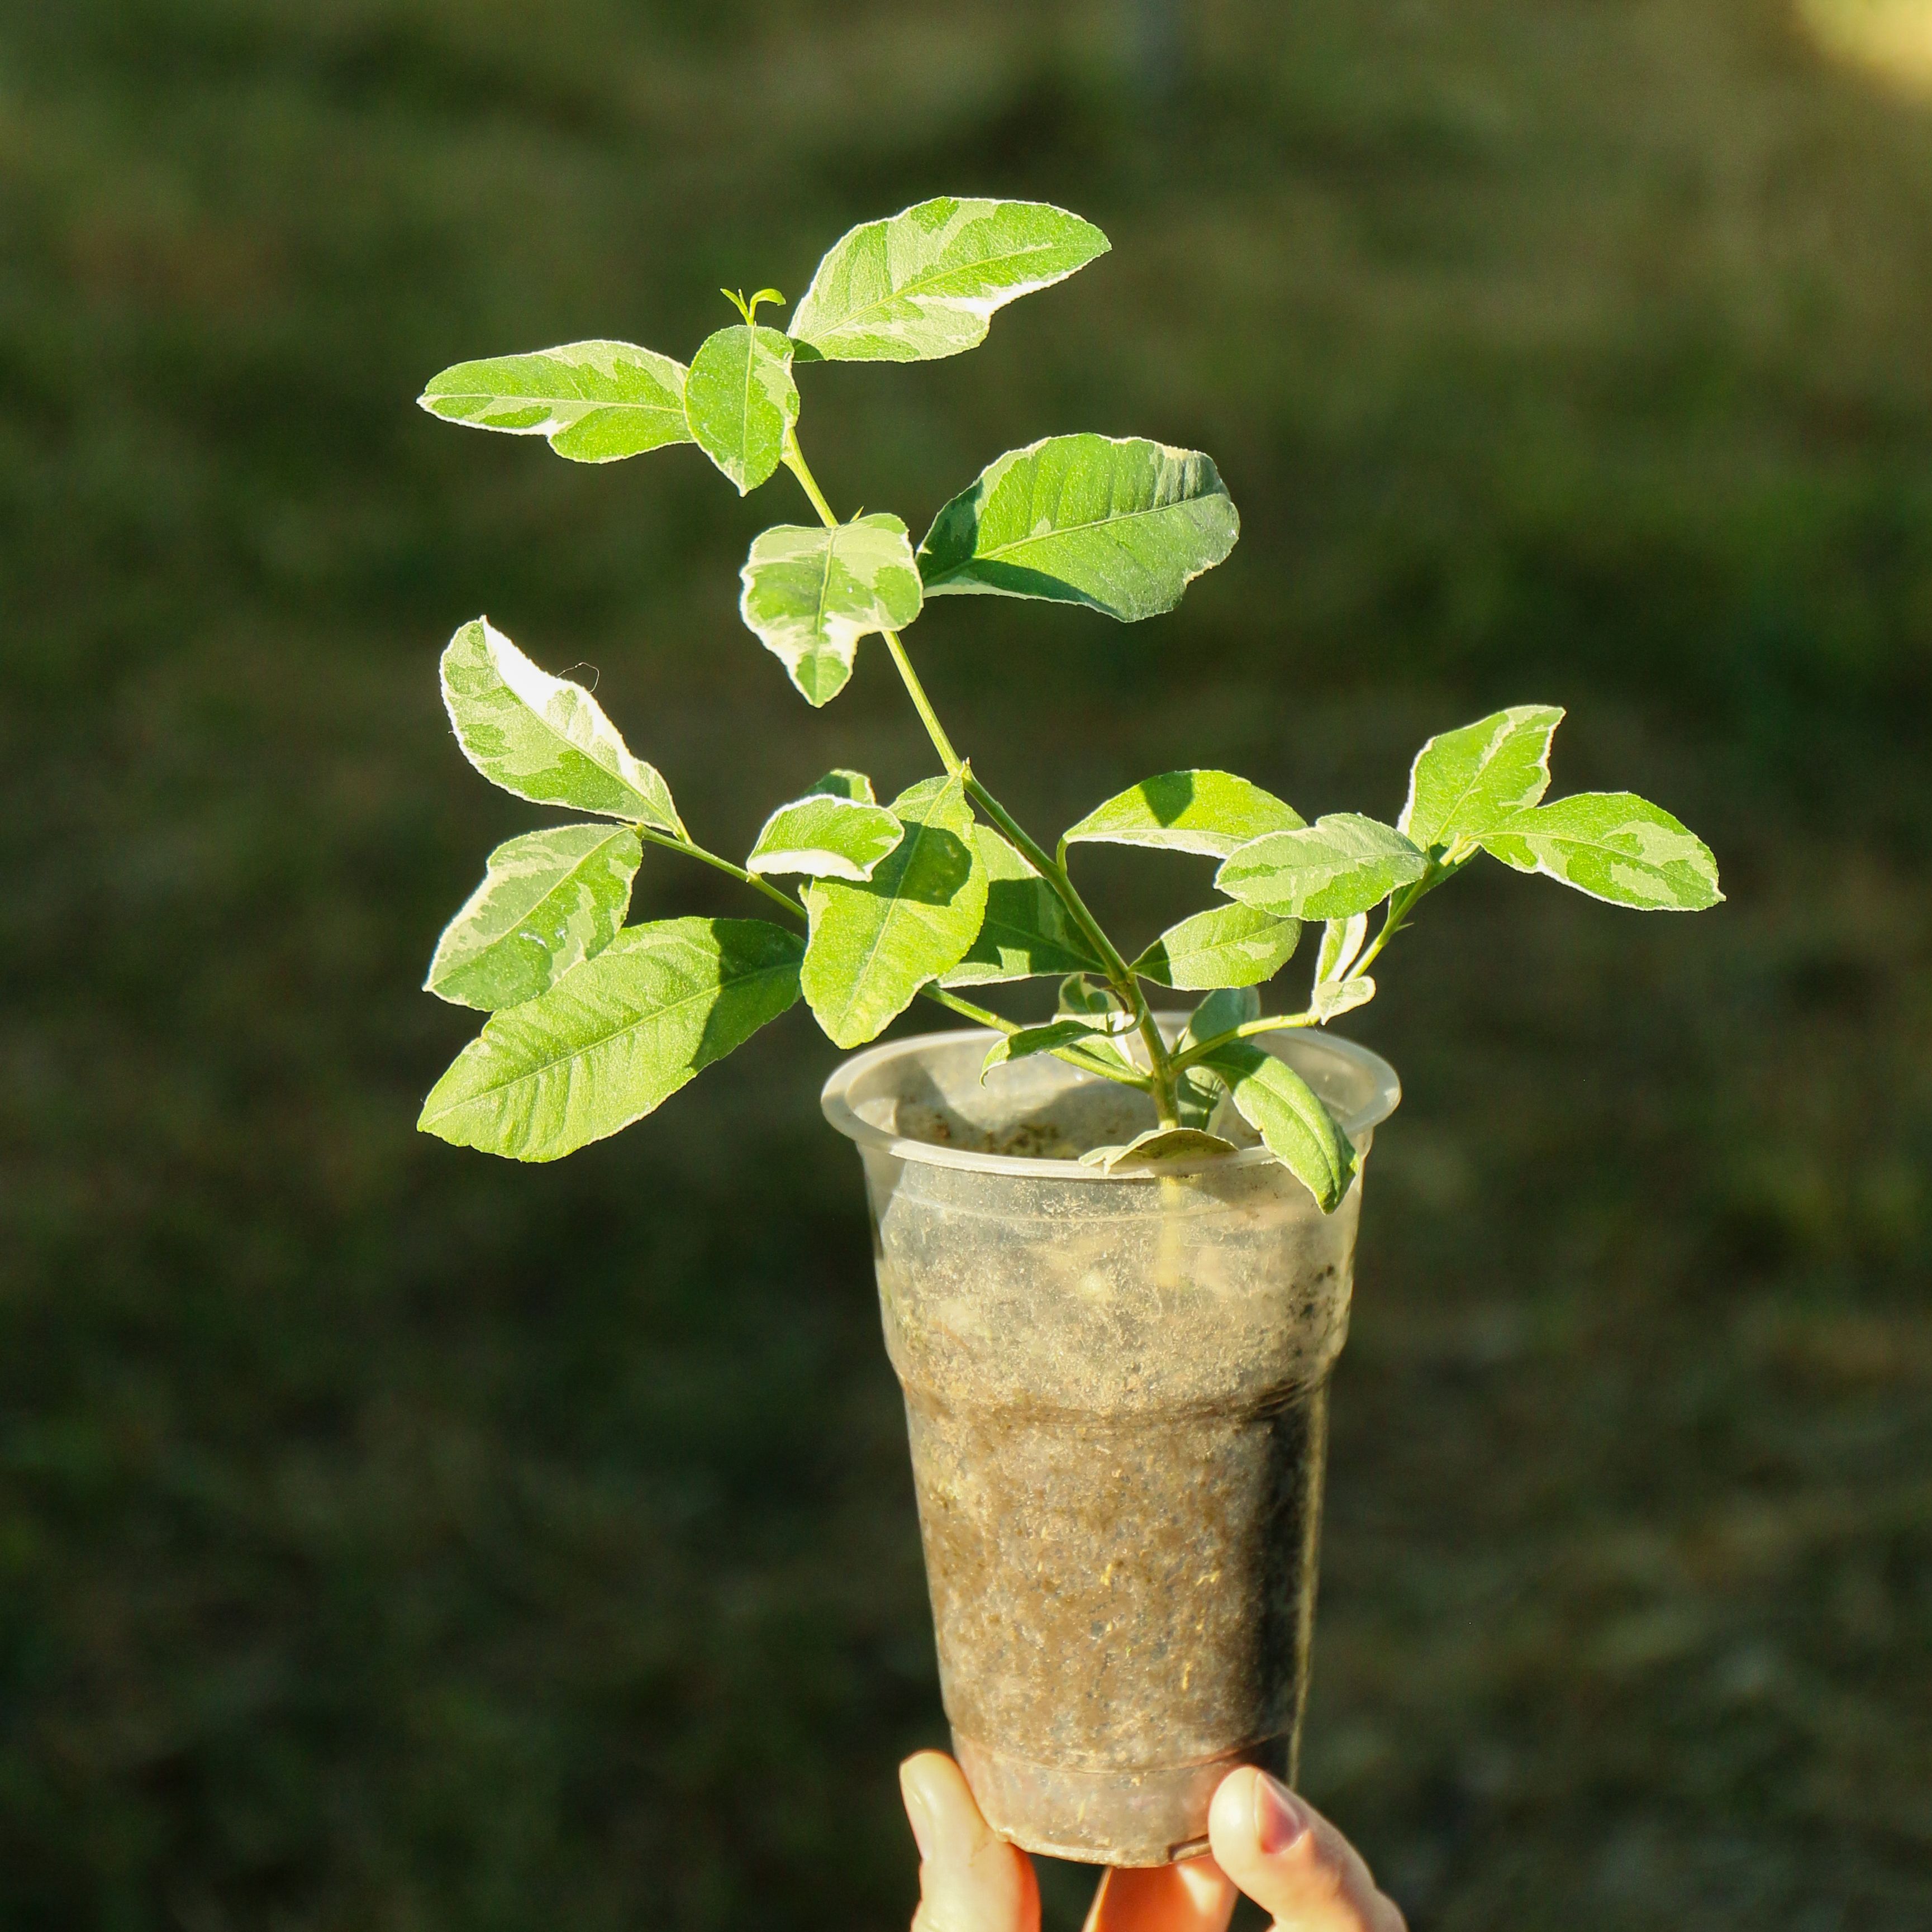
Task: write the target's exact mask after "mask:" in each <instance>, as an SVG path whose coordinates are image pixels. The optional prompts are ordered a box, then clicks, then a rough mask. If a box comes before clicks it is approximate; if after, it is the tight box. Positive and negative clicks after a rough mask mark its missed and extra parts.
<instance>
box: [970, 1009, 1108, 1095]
mask: <svg viewBox="0 0 1932 1932" xmlns="http://www.w3.org/2000/svg"><path fill="white" fill-rule="evenodd" d="M1090 1045H1091V1046H1095V1047H1097V1048H1100V1049H1101V1050H1102V1051H1103V1052H1109V1053H1112V1052H1113V1051H1114V1050H1113V1049H1112V1046H1110V1045H1109V1040H1108V1035H1107V1031H1106V1028H1105V1027H1104V1026H1103V1025H1101V1024H1100V1022H1098V1021H1096V1020H1088V1019H1059V1020H1049V1022H1047V1023H1046V1025H1044V1026H1036V1027H1022V1028H1020V1030H1019V1032H1018V1033H1009V1034H1001V1036H1000V1037H999V1038H998V1040H995V1041H994V1043H993V1044H992V1046H991V1047H989V1049H987V1053H986V1064H984V1065H983V1067H981V1068H980V1079H981V1080H982V1081H983V1080H984V1079H986V1076H987V1075H988V1074H989V1073H992V1070H993V1069H994V1068H995V1067H1004V1066H1005V1065H1006V1064H1007V1061H1010V1060H1025V1059H1028V1058H1030V1057H1031V1055H1034V1054H1036V1053H1054V1052H1058V1050H1059V1049H1061V1047H1063V1046H1090ZM1114 1057H1115V1058H1117V1059H1118V1058H1119V1055H1118V1054H1115V1055H1114ZM1122 1064H1125V1063H1124V1062H1123V1063H1122Z"/></svg>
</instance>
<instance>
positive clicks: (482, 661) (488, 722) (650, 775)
mask: <svg viewBox="0 0 1932 1932" xmlns="http://www.w3.org/2000/svg"><path fill="white" fill-rule="evenodd" d="M443 704H444V706H445V708H446V709H447V710H448V711H449V721H450V724H451V725H452V727H453V728H454V729H455V733H456V742H458V744H459V745H461V746H462V747H463V756H464V757H466V758H467V759H468V760H469V762H470V763H472V765H474V766H475V767H476V769H478V771H479V772H481V773H482V774H483V775H484V777H485V778H487V779H488V780H489V781H490V783H491V784H498V785H501V786H502V788H503V789H504V790H505V791H507V792H511V793H514V794H515V796H517V797H518V798H526V799H529V801H530V802H531V803H532V804H533V805H568V806H570V807H571V808H573V809H574V810H576V811H592V812H595V813H597V814H598V815H599V816H600V817H605V818H628V819H631V820H635V821H637V823H641V824H645V825H649V826H655V827H656V828H657V829H658V830H659V831H661V832H671V833H673V834H674V835H677V836H679V837H681V836H682V835H683V832H684V826H683V825H682V823H681V822H680V821H679V818H678V815H677V808H676V806H675V805H673V804H672V803H671V800H670V787H669V786H668V785H667V784H665V783H664V780H663V779H662V778H660V777H659V776H658V774H657V772H655V771H654V770H653V769H652V768H651V766H649V765H647V764H646V763H644V762H643V760H641V759H640V758H634V757H632V756H631V754H630V751H629V749H628V747H626V745H625V742H624V741H623V739H622V738H621V737H619V736H618V733H617V728H616V726H615V725H614V724H612V723H611V722H610V719H609V718H606V717H605V716H604V713H603V712H602V711H601V709H599V708H598V703H597V700H595V698H594V697H592V696H591V695H590V694H589V691H586V690H585V689H584V688H583V686H582V685H577V684H571V683H570V682H568V681H567V680H566V679H563V678H560V677H552V676H550V675H549V673H547V672H545V671H541V670H538V668H537V667H536V666H535V664H532V663H531V661H529V658H526V657H525V656H524V655H523V652H521V651H520V650H518V649H517V647H516V646H515V645H514V644H513V643H511V641H510V640H509V639H508V637H505V636H504V635H503V634H502V631H499V630H498V629H497V628H496V627H495V626H494V625H493V624H492V623H491V622H490V620H489V619H488V618H487V617H478V618H477V619H475V621H474V622H471V623H468V624H465V625H463V628H461V629H460V631H458V632H457V634H455V637H452V638H451V639H450V640H449V647H448V648H447V649H446V650H445V651H444V652H443Z"/></svg>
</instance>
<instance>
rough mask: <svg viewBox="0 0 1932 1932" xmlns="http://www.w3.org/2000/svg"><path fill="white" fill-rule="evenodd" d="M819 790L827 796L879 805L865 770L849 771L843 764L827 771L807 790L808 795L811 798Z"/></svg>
mask: <svg viewBox="0 0 1932 1932" xmlns="http://www.w3.org/2000/svg"><path fill="white" fill-rule="evenodd" d="M819 792H823V793H824V794H825V796H826V797H827V798H855V799H857V800H858V801H859V803H860V804H861V805H877V803H878V802H879V799H878V794H877V793H876V792H874V790H873V789H872V781H871V779H870V778H868V777H867V776H866V775H865V773H864V772H848V771H847V770H846V769H844V766H840V767H838V769H836V770H834V771H829V772H826V774H825V775H824V777H823V778H820V780H819V781H818V782H817V784H815V785H813V786H811V787H810V788H809V789H808V790H807V791H806V793H805V796H806V797H808V798H810V797H811V796H813V795H814V793H819Z"/></svg>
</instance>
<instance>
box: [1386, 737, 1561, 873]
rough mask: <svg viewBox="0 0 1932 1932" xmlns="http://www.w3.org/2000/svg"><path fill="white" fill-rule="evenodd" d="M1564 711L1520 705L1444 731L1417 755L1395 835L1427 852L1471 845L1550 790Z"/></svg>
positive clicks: (1410, 773)
mask: <svg viewBox="0 0 1932 1932" xmlns="http://www.w3.org/2000/svg"><path fill="white" fill-rule="evenodd" d="M1562 721H1563V712H1562V707H1561V706H1558V705H1554V704H1518V705H1515V706H1512V707H1511V709H1509V710H1508V711H1499V712H1496V713H1495V714H1494V715H1493V716H1490V717H1488V718H1479V719H1478V721H1476V722H1475V724H1466V725H1464V726H1463V728H1462V729H1461V730H1460V731H1445V732H1443V733H1442V734H1441V735H1440V736H1438V737H1434V738H1432V739H1430V741H1429V742H1428V743H1427V744H1426V745H1424V746H1423V748H1422V749H1421V751H1418V753H1417V754H1416V756H1415V765H1414V766H1412V769H1410V772H1409V802H1408V803H1407V804H1406V805H1404V806H1403V808H1402V816H1401V817H1400V818H1399V819H1397V820H1396V829H1397V831H1399V832H1403V833H1404V834H1406V835H1407V837H1408V838H1409V839H1410V841H1412V843H1414V844H1417V845H1419V846H1420V847H1421V848H1422V850H1424V851H1425V852H1433V851H1448V850H1454V848H1455V847H1457V846H1459V845H1463V846H1466V845H1470V844H1475V842H1476V841H1478V840H1479V839H1480V838H1481V837H1482V835H1483V834H1484V832H1487V831H1488V830H1489V829H1490V828H1491V827H1492V826H1495V825H1498V824H1500V823H1502V820H1504V819H1505V818H1507V817H1508V816H1509V815H1510V814H1511V812H1513V811H1520V810H1521V809H1522V808H1523V807H1524V806H1526V805H1534V804H1535V802H1537V800H1538V799H1540V798H1541V797H1542V796H1543V794H1544V793H1545V792H1546V791H1547V790H1549V788H1550V739H1552V738H1553V736H1555V735H1556V727H1557V726H1558V725H1559V724H1562Z"/></svg>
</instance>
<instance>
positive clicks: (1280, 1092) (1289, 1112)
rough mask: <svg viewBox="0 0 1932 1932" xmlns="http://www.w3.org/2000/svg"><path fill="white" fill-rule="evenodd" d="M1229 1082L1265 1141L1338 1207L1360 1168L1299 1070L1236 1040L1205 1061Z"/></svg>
mask: <svg viewBox="0 0 1932 1932" xmlns="http://www.w3.org/2000/svg"><path fill="white" fill-rule="evenodd" d="M1205 1064H1207V1065H1208V1066H1209V1067H1212V1068H1213V1069H1214V1071H1215V1072H1216V1073H1218V1074H1220V1076H1221V1077H1222V1078H1223V1079H1224V1080H1226V1082H1227V1083H1228V1089H1229V1092H1230V1093H1232V1094H1233V1095H1234V1097H1235V1108H1236V1109H1237V1111H1238V1112H1239V1113H1240V1115H1241V1118H1242V1119H1243V1120H1244V1121H1247V1124H1248V1125H1249V1126H1250V1127H1253V1129H1254V1130H1255V1132H1256V1133H1258V1134H1259V1135H1260V1136H1261V1137H1262V1145H1263V1146H1264V1147H1265V1148H1267V1149H1268V1151H1269V1153H1271V1154H1273V1155H1274V1157H1275V1158H1276V1159H1277V1160H1279V1161H1280V1163H1282V1164H1283V1166H1285V1167H1286V1168H1287V1169H1288V1170H1289V1172H1290V1173H1292V1175H1294V1176H1295V1178H1296V1179H1297V1180H1298V1181H1300V1182H1301V1184H1303V1186H1304V1187H1306V1188H1307V1190H1308V1191H1309V1193H1311V1194H1312V1195H1313V1196H1314V1197H1315V1199H1316V1205H1317V1206H1319V1208H1321V1210H1322V1213H1323V1214H1333V1213H1334V1211H1335V1209H1336V1208H1337V1205H1339V1204H1340V1201H1341V1199H1342V1197H1343V1195H1345V1194H1346V1193H1347V1192H1348V1191H1349V1181H1351V1179H1352V1178H1353V1177H1354V1175H1355V1149H1354V1148H1352V1147H1351V1146H1350V1145H1349V1137H1348V1136H1347V1135H1346V1134H1345V1133H1343V1131H1342V1130H1341V1129H1340V1127H1337V1125H1336V1124H1335V1121H1334V1116H1333V1115H1331V1114H1330V1112H1328V1109H1327V1108H1326V1107H1325V1106H1323V1105H1322V1103H1321V1101H1320V1100H1319V1099H1317V1098H1316V1094H1315V1091H1314V1089H1313V1088H1311V1087H1310V1085H1308V1083H1307V1081H1305V1080H1304V1079H1302V1077H1301V1075H1300V1074H1298V1073H1296V1072H1295V1071H1294V1070H1293V1069H1292V1068H1291V1067H1288V1066H1286V1065H1285V1064H1283V1062H1282V1061H1279V1060H1277V1059H1276V1058H1275V1057H1274V1055H1272V1054H1271V1053H1264V1052H1262V1049H1260V1048H1259V1047H1258V1046H1251V1045H1250V1043H1248V1042H1247V1040H1231V1041H1230V1042H1229V1043H1228V1045H1227V1046H1224V1047H1222V1048H1220V1049H1219V1050H1218V1051H1217V1052H1215V1053H1214V1054H1212V1055H1210V1057H1209V1058H1208V1061H1206V1062H1205Z"/></svg>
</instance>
